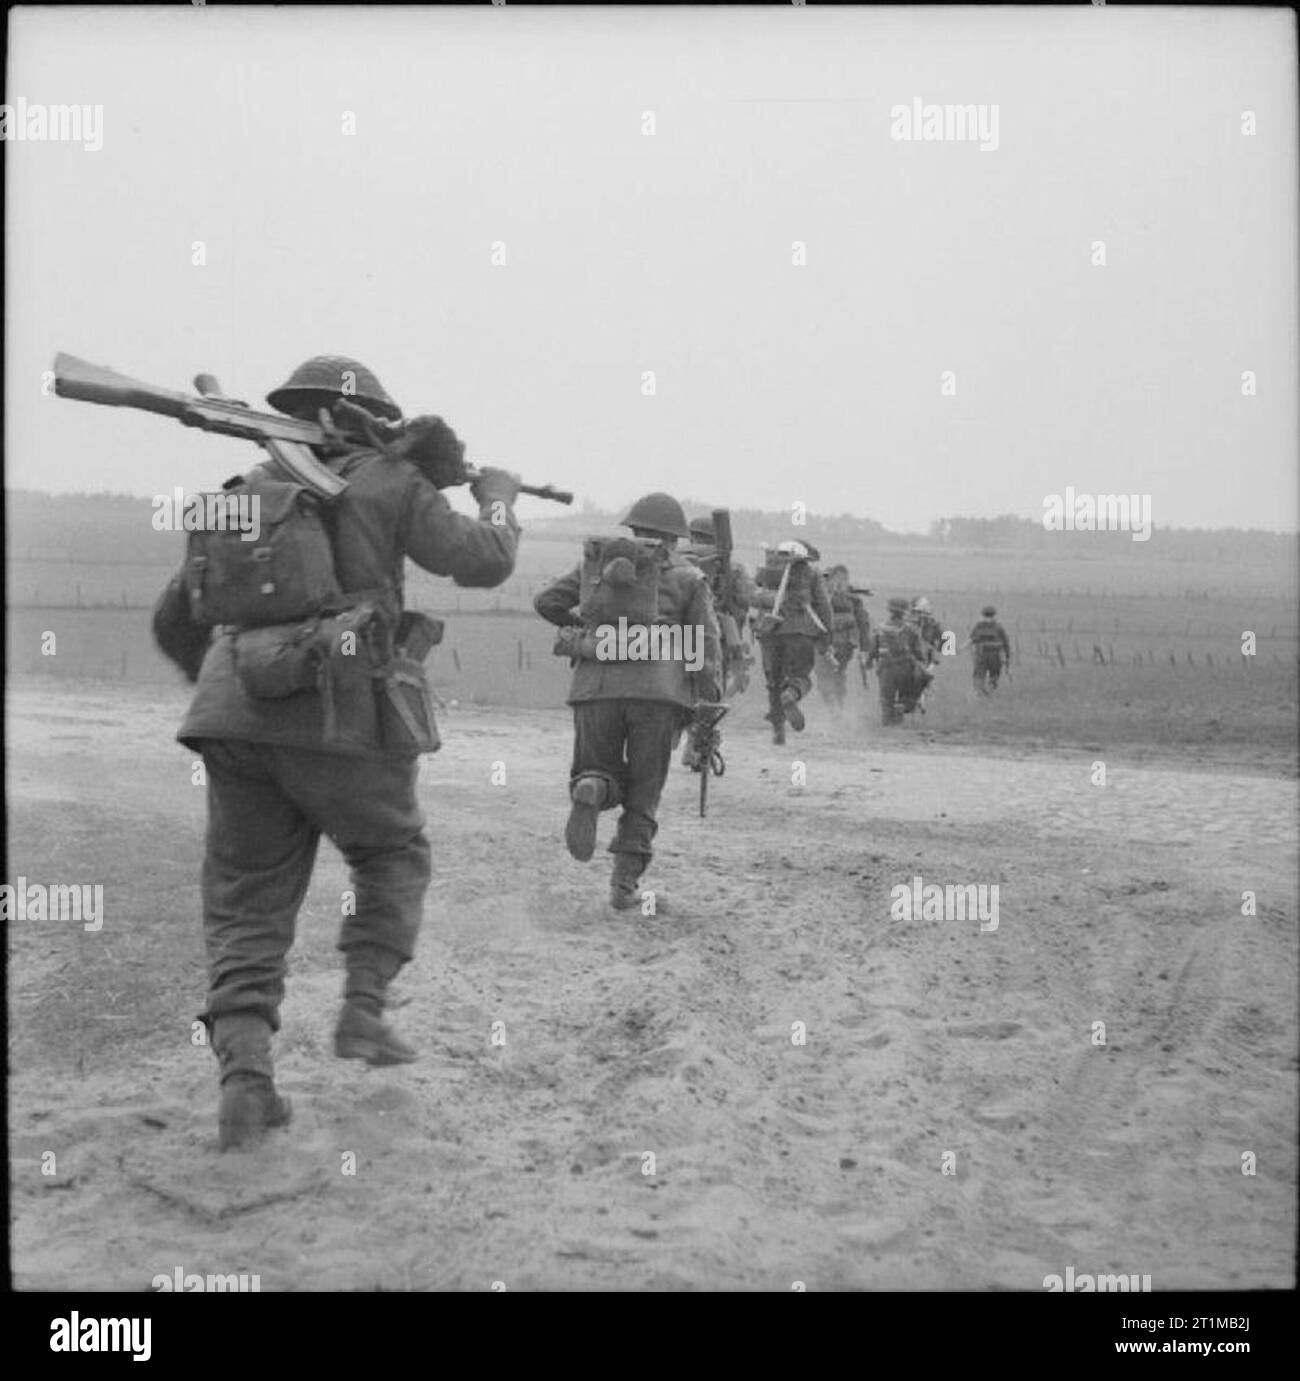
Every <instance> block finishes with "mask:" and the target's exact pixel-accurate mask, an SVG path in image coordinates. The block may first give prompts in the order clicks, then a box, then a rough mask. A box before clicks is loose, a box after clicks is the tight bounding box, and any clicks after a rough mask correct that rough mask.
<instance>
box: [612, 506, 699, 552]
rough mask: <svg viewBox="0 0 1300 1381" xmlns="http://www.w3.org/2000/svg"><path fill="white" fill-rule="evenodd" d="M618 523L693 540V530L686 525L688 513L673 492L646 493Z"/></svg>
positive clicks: (623, 525) (664, 535) (622, 525)
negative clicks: (683, 509)
mask: <svg viewBox="0 0 1300 1381" xmlns="http://www.w3.org/2000/svg"><path fill="white" fill-rule="evenodd" d="M618 525H619V527H630V528H641V529H643V530H644V531H646V532H654V533H658V534H660V535H661V536H663V537H681V538H683V539H684V540H685V541H687V542H689V541H690V540H691V530H690V528H688V527H687V526H686V514H685V513H684V512H683V511H682V506H681V504H679V503H678V502H677V500H676V499H674V498H673V496H672V495H671V494H646V495H645V496H644V497H643V498H640V499H638V500H637V501H636V503H634V504H633V505H632V507H631V508H629V509H628V511H627V513H626V514H625V515H624V516H623V517H622V518H620V519H619V523H618Z"/></svg>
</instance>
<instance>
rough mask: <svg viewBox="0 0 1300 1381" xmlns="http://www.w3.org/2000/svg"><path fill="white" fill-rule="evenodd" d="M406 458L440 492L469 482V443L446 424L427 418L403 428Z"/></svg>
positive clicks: (401, 446) (430, 417)
mask: <svg viewBox="0 0 1300 1381" xmlns="http://www.w3.org/2000/svg"><path fill="white" fill-rule="evenodd" d="M399 447H400V450H401V452H402V454H403V455H404V456H405V457H406V458H407V459H408V460H409V461H411V462H412V463H413V464H414V465H416V466H418V467H419V469H420V470H421V471H422V472H423V474H424V475H425V476H426V477H427V478H428V479H429V480H430V481H431V482H432V483H433V484H435V485H436V486H437V487H438V488H439V489H448V488H451V487H452V486H454V485H457V484H464V482H465V443H464V442H463V441H462V440H461V439H460V438H459V437H458V436H457V435H456V433H455V432H454V431H452V429H451V428H450V427H449V426H448V425H447V424H446V423H445V422H444V421H443V420H442V418H441V417H434V416H432V415H431V414H425V415H424V416H422V417H413V418H411V419H410V421H408V422H406V423H405V424H404V425H403V427H402V433H401V440H400V443H399Z"/></svg>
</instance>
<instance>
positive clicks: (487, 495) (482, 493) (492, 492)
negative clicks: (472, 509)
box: [469, 465, 522, 507]
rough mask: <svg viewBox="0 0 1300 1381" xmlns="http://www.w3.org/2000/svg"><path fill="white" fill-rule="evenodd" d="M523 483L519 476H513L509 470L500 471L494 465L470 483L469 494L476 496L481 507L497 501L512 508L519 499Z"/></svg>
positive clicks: (482, 471)
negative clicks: (520, 487)
mask: <svg viewBox="0 0 1300 1381" xmlns="http://www.w3.org/2000/svg"><path fill="white" fill-rule="evenodd" d="M521 483H522V481H521V480H520V478H519V476H518V475H512V474H511V473H510V471H509V470H498V469H497V468H496V467H495V466H494V465H486V466H484V467H483V469H482V470H480V471H479V472H478V474H477V475H475V476H474V478H473V479H472V480H471V481H470V486H469V492H470V493H471V494H473V495H474V498H475V500H476V501H477V503H478V504H479V506H480V507H481V506H482V505H483V504H487V503H492V502H493V500H495V499H499V500H500V501H501V502H502V503H504V504H505V505H506V506H507V507H511V506H513V504H514V501H515V500H516V499H517V498H518V497H519V486H520V484H521Z"/></svg>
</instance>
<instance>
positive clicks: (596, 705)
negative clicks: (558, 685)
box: [570, 700, 687, 876]
mask: <svg viewBox="0 0 1300 1381" xmlns="http://www.w3.org/2000/svg"><path fill="white" fill-rule="evenodd" d="M686 718H687V715H686V711H685V710H683V709H682V707H681V706H679V705H672V704H669V703H667V702H666V701H660V700H584V701H579V702H578V703H577V704H575V705H574V706H573V730H574V739H573V771H572V772H571V773H570V785H572V783H573V782H575V781H577V780H578V778H579V777H600V778H602V779H603V781H604V783H605V800H604V804H603V805H602V807H601V809H602V810H612V809H614V808H615V807H616V806H622V808H623V813H622V815H620V816H619V820H618V829H617V830H616V832H615V834H614V838H613V841H612V842H611V844H610V846H609V852H610V853H612V854H629V855H631V856H632V857H633V858H636V859H638V860H640V863H641V871H644V870H645V866H646V864H648V863H649V862H650V859H651V857H652V855H653V849H652V848H651V845H652V843H653V841H654V837H655V834H656V833H657V832H658V830H659V824H658V820H657V818H656V817H657V815H658V811H659V798H660V797H661V796H662V795H663V791H664V783H665V782H667V780H668V770H669V768H670V767H671V765H672V758H673V749H674V748H675V747H676V746H677V742H678V740H679V739H680V738H681V732H682V728H683V726H684V724H685V722H686ZM638 876H639V874H638Z"/></svg>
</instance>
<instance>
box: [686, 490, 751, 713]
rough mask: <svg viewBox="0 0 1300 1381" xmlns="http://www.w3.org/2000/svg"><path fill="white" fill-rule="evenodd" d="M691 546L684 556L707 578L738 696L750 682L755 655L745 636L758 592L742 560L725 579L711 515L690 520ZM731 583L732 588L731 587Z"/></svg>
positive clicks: (730, 682) (730, 684)
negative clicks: (746, 643)
mask: <svg viewBox="0 0 1300 1381" xmlns="http://www.w3.org/2000/svg"><path fill="white" fill-rule="evenodd" d="M690 533H691V546H690V547H688V548H687V549H686V551H685V552H684V553H683V555H684V556H685V557H686V559H687V560H688V561H690V562H691V563H692V564H693V565H696V566H698V567H699V568H700V569H701V570H702V571H703V572H704V574H705V576H706V577H707V578H708V581H709V593H710V594H711V595H712V596H713V609H714V613H715V614H716V615H717V617H718V627H719V630H720V632H721V635H722V651H723V657H724V659H725V665H726V672H727V675H726V685H727V691H728V693H729V694H735V695H739V694H742V693H743V692H744V690H745V689H746V687H747V686H748V685H749V669H750V667H751V665H752V664H753V658H752V657H751V655H750V653H749V651H748V650H747V648H746V647H745V643H744V640H743V637H742V634H743V631H744V628H745V626H746V623H747V621H748V618H749V609H750V605H751V604H752V603H753V601H754V596H755V595H756V594H757V593H758V586H757V585H755V584H754V581H753V578H752V577H751V576H750V574H749V572H748V571H746V570H745V568H744V567H743V566H742V565H740V563H739V562H736V561H733V562H732V563H731V579H730V581H729V582H728V581H726V580H724V579H723V572H722V563H721V561H720V558H719V553H718V546H717V541H718V539H717V534H716V532H715V531H714V523H713V518H712V516H711V515H710V514H707V513H704V514H701V515H700V516H699V517H698V518H692V519H691V521H690ZM728 586H729V588H728Z"/></svg>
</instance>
